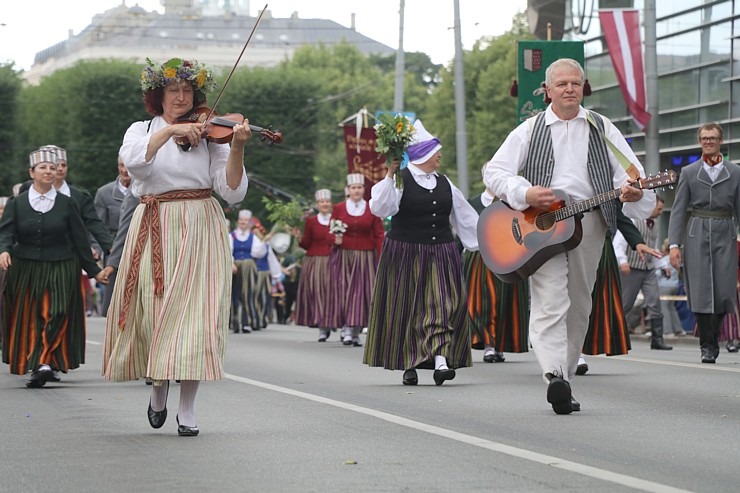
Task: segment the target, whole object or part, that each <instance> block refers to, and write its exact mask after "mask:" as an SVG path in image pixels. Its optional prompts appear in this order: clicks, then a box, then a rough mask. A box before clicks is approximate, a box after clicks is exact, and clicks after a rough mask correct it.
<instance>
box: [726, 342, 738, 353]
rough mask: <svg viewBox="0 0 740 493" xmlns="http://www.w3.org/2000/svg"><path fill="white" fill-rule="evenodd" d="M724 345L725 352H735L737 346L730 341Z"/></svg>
mask: <svg viewBox="0 0 740 493" xmlns="http://www.w3.org/2000/svg"><path fill="white" fill-rule="evenodd" d="M726 347H727V352H728V353H736V352H737V346H736V345H735V343H734V342H732V341H730V342H728V343H727V346H726Z"/></svg>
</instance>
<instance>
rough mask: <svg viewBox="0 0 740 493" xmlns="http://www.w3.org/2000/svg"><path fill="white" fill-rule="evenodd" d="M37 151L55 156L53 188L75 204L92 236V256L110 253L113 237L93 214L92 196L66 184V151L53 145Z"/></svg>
mask: <svg viewBox="0 0 740 493" xmlns="http://www.w3.org/2000/svg"><path fill="white" fill-rule="evenodd" d="M39 149H46V150H50V151H52V152H54V153H55V154H56V155H57V159H58V161H57V171H56V176H55V177H54V188H55V189H56V191H57V192H59V193H62V194H64V195H66V196H67V197H72V199H73V200H74V201H75V202H76V203H77V207H78V208H79V210H80V215H81V216H82V222H83V223H85V228H86V229H87V231H88V233H89V234H90V235H92V238H91V241H90V243H91V244H92V246H93V248H94V250H95V253H94V254H93V256H94V257H96V260H97V258H99V257H100V256H101V255H103V254H107V253H108V252H109V251H110V249H111V247H112V246H113V236H112V235H111V234H110V231H108V226H107V225H106V224H105V223H104V222H103V221H102V220H101V219H100V218H99V217H98V214H97V212H95V201H94V199H93V197H92V195H90V193H89V192H88V191H87V190H83V189H81V188H78V187H76V186H74V185H70V184H69V183H67V172H68V171H69V166H68V162H67V151H66V149H63V148H61V147H59V146H56V145H53V144H49V145H45V146H41V147H40V148H39Z"/></svg>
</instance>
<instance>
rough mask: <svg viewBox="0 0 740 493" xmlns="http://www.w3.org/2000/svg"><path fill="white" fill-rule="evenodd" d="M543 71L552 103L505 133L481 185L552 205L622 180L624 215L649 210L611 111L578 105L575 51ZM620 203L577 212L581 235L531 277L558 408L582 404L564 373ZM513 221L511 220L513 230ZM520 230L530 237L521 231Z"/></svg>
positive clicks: (535, 333) (518, 204) (521, 203)
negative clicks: (624, 161) (602, 112)
mask: <svg viewBox="0 0 740 493" xmlns="http://www.w3.org/2000/svg"><path fill="white" fill-rule="evenodd" d="M545 78H546V80H545V82H546V90H547V95H548V96H549V98H550V100H551V101H552V102H551V104H550V105H549V106H548V107H547V109H546V110H545V111H544V112H543V113H540V114H538V115H536V116H534V117H532V118H531V119H530V120H528V121H525V122H523V123H522V124H521V125H519V126H518V127H517V128H516V129H515V130H514V131H512V132H511V133H510V134H509V136H508V137H507V138H506V140H505V141H504V143H503V144H502V145H501V147H500V148H499V149H498V151H497V152H496V154H495V155H494V156H493V158H492V159H491V161H490V162H489V163H488V165H487V167H486V172H485V180H484V181H485V184H486V186H487V187H488V188H490V189H491V190H492V191H493V192H494V193H495V194H496V195H497V196H498V197H501V199H502V200H504V201H505V202H506V203H508V205H509V206H510V207H511V208H512V209H515V210H517V211H524V210H527V209H530V208H532V209H535V210H550V209H556V208H559V207H562V206H563V203H562V201H563V199H567V198H570V199H572V200H587V199H589V198H590V197H594V196H596V195H597V194H606V193H609V192H611V191H612V189H619V190H620V191H619V195H618V197H619V201H620V202H622V203H623V204H624V207H623V212H624V213H625V214H626V215H628V216H630V217H635V218H639V219H646V218H647V217H649V216H650V213H651V212H652V211H653V209H654V207H655V194H654V193H653V192H651V191H646V192H645V193H643V191H642V190H641V189H640V188H637V187H635V186H632V185H633V184H635V183H636V182H637V181H638V179H639V178H641V177H645V172H644V170H643V168H642V165H641V164H640V163H639V161H638V160H637V157H636V156H635V155H634V153H633V152H632V150H631V149H630V147H629V145H628V144H627V142H626V141H625V140H624V137H623V136H622V134H621V133H620V132H619V130H618V129H617V128H616V127H615V126H614V125H613V124H612V123H611V122H610V121H609V120H608V119H606V118H605V117H603V116H601V115H598V114H596V113H594V112H592V111H586V110H585V109H584V108H583V107H582V106H581V101H582V100H583V82H584V73H583V68H582V67H581V65H580V64H579V63H578V62H576V61H575V60H572V59H560V60H557V61H555V62H553V63H552V64H551V65H550V66H549V67H548V68H547V71H546V74H545ZM612 145H613V146H614V147H616V148H617V149H618V152H619V153H621V154H623V155H624V156H626V157H627V159H629V161H631V166H630V167H629V169H628V170H625V169H624V168H623V166H622V164H620V159H619V158H618V157H617V156H615V154H614V153H613V152H612V151H611V150H610V147H609V146H612ZM520 173H521V175H520ZM628 173H631V175H629V174H628ZM630 176H632V177H630ZM615 197H616V195H615ZM596 205H598V204H596ZM619 206H620V204H619V202H617V201H616V200H609V201H607V202H604V203H602V204H601V205H600V206H599V207H598V209H597V210H595V211H591V212H586V213H584V214H583V217H582V218H581V219H580V220H579V219H578V218H577V217H576V218H575V220H576V221H578V222H579V223H580V224H579V226H578V227H576V228H575V231H576V232H580V233H582V235H581V236H582V237H581V239H580V243H578V241H575V242H574V243H575V244H577V246H575V247H573V245H572V244H571V245H569V246H568V247H567V248H565V249H562V250H561V251H560V252H559V253H556V254H554V255H553V256H552V257H551V258H549V259H548V260H546V261H545V262H544V263H542V265H541V266H539V267H538V268H537V270H536V271H535V272H534V273H533V274H532V275H531V278H530V288H531V312H530V322H529V338H530V341H531V344H532V348H533V349H534V352H535V355H536V356H537V360H538V362H539V364H540V367H541V369H542V373H543V375H544V377H545V382H546V383H547V384H548V387H547V401H548V402H549V403H550V404H551V405H552V408H553V411H555V413H557V414H570V413H571V412H573V411H579V410H580V403H578V402H577V401H576V400H575V399H574V398H573V396H572V394H571V387H570V380H571V378H572V377H573V376H574V375H575V374H576V366H577V363H578V356H579V354H580V352H581V349H582V347H583V342H584V339H585V336H586V330H587V327H588V318H589V314H590V312H591V291H592V288H593V286H594V282H595V280H596V270H597V267H598V263H599V259H600V257H601V252H602V248H603V246H604V241H605V240H606V238H607V233H608V232H610V231H611V232H612V233H614V232H615V231H616V209H617V207H619ZM518 226H519V225H515V224H512V229H516V228H517V227H518ZM579 230H582V231H579ZM494 234H499V232H495V233H494ZM500 234H509V235H511V231H507V230H502V231H501V232H500ZM518 238H519V240H520V242H521V243H523V244H525V245H526V243H527V238H526V237H521V236H520V237H518ZM566 250H569V251H567V252H566Z"/></svg>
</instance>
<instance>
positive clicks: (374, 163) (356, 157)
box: [344, 125, 386, 200]
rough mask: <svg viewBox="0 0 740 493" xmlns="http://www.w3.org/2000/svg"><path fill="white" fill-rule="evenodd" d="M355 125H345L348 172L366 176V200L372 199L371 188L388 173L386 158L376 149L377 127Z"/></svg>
mask: <svg viewBox="0 0 740 493" xmlns="http://www.w3.org/2000/svg"><path fill="white" fill-rule="evenodd" d="M359 130H360V135H359V137H358V136H357V128H356V127H355V126H354V125H346V126H345V127H344V146H345V149H346V151H347V174H349V173H362V175H363V176H364V177H365V200H370V189H371V188H372V187H373V185H375V184H376V183H378V182H379V181H380V180H382V179H383V177H384V176H385V173H386V167H385V158H383V157H382V156H381V157H378V153H377V152H376V151H375V129H374V128H372V127H362V128H360V129H359Z"/></svg>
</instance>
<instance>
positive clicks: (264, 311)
mask: <svg viewBox="0 0 740 493" xmlns="http://www.w3.org/2000/svg"><path fill="white" fill-rule="evenodd" d="M252 221H253V222H254V223H255V230H256V231H257V233H256V234H257V235H259V236H260V237H261V238H262V239H263V241H264V242H265V253H264V255H261V256H258V257H255V258H254V261H255V263H256V264H257V280H256V282H255V285H254V289H253V291H252V305H253V309H254V311H255V313H256V315H257V316H256V319H255V321H254V325H253V326H252V328H253V329H255V330H260V329H265V328H267V325H268V324H271V323H272V320H273V311H274V308H275V307H274V305H273V299H272V298H273V297H272V293H273V289H272V288H273V284H274V282H278V281H279V279H280V275H281V274H282V269H281V268H280V261H279V260H278V259H277V256H276V255H275V252H274V250H273V249H272V246H270V238H271V235H269V234H268V235H265V228H264V226H262V223H261V222H260V221H259V219H257V218H256V217H255V218H252Z"/></svg>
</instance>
